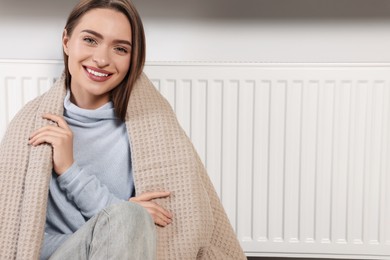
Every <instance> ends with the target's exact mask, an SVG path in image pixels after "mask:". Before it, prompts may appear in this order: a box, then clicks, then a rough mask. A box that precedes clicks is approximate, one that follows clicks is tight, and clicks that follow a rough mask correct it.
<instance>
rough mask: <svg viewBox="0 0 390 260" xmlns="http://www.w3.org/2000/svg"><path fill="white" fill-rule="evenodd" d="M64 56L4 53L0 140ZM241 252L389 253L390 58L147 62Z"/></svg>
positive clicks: (344, 255) (0, 69)
mask: <svg viewBox="0 0 390 260" xmlns="http://www.w3.org/2000/svg"><path fill="white" fill-rule="evenodd" d="M61 71H62V65H61V63H60V62H47V61H5V60H3V61H1V60H0V137H1V136H2V135H3V134H4V131H5V129H6V126H7V124H8V122H9V120H11V119H12V117H13V116H14V115H15V113H16V112H17V111H18V110H19V109H20V108H21V107H22V105H23V104H25V103H26V102H27V101H28V100H30V99H32V98H33V97H35V96H36V95H38V94H40V93H42V92H43V91H45V90H46V89H47V88H48V87H50V85H51V84H52V82H53V80H54V78H55V77H57V76H58V75H59V74H60V72H61ZM145 72H146V74H147V75H148V76H149V77H150V78H151V79H152V81H153V82H154V84H155V86H156V87H157V88H158V89H159V90H160V91H161V93H162V94H163V95H164V96H165V97H166V98H167V99H168V101H169V102H170V103H171V105H172V107H173V108H174V109H175V111H176V113H177V116H178V118H179V121H180V123H181V124H182V126H183V128H184V129H185V131H186V132H187V134H188V135H189V136H190V137H191V139H192V141H193V143H194V145H195V147H196V148H197V150H198V152H199V154H200V156H201V158H202V160H203V161H204V163H205V165H206V167H207V169H208V172H209V175H210V177H211V179H212V181H213V183H214V185H215V188H216V190H217V192H218V194H219V196H220V198H221V200H222V202H223V204H224V207H225V209H226V211H227V213H228V215H229V218H230V220H231V223H232V224H233V226H234V229H235V230H236V233H237V236H238V238H239V240H240V242H241V245H242V246H243V248H244V250H245V252H246V254H247V255H248V256H282V257H287V256H294V257H302V258H303V257H323V258H325V257H326V258H349V259H390V64H322V65H321V64H217V63H215V64H213V63H148V64H147V66H146V68H145Z"/></svg>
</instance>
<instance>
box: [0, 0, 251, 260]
mask: <svg viewBox="0 0 390 260" xmlns="http://www.w3.org/2000/svg"><path fill="white" fill-rule="evenodd" d="M62 42H63V50H64V63H65V75H64V77H62V78H61V79H60V80H58V81H57V83H56V84H55V86H53V88H52V89H51V90H49V92H48V93H46V94H44V95H43V96H42V97H39V98H37V99H36V100H34V101H32V102H31V103H30V104H28V105H27V106H26V107H25V108H24V109H23V110H22V111H21V112H20V113H19V114H18V116H16V118H15V119H14V122H13V124H11V126H10V129H9V130H8V131H7V134H6V136H5V138H4V140H3V143H2V146H1V147H0V155H1V156H0V163H3V164H1V165H2V168H0V173H1V175H0V176H1V177H3V179H4V180H3V183H7V181H9V182H10V179H9V177H7V176H8V175H6V174H5V173H6V172H9V171H11V169H12V171H15V169H13V168H12V167H11V166H10V167H9V168H7V167H8V166H9V165H11V164H12V163H15V160H20V162H21V163H20V164H22V165H24V164H25V166H21V169H20V170H19V169H18V170H17V171H16V172H21V173H22V172H23V173H25V172H27V174H26V176H25V177H23V178H24V179H23V180H22V181H21V183H22V184H21V187H22V188H21V190H22V192H21V195H20V196H21V199H20V201H22V203H21V206H20V207H19V208H22V210H21V211H22V213H21V214H19V215H18V216H17V218H16V220H15V218H12V219H11V220H10V222H15V223H16V224H19V226H23V225H25V226H28V227H30V225H33V224H23V223H25V222H26V223H29V222H28V221H27V220H25V219H28V217H26V216H25V214H24V213H23V212H30V211H29V210H30V209H29V210H28V211H27V210H25V211H23V208H24V207H31V204H34V203H35V204H37V203H36V201H33V202H32V203H31V202H29V201H30V200H33V199H32V198H30V192H29V191H28V190H29V187H34V188H36V187H37V186H39V189H40V191H42V190H44V188H45V187H48V188H49V196H48V197H46V198H47V210H46V222H45V233H44V243H43V246H42V249H41V254H40V255H41V259H47V258H49V257H51V259H100V258H101V259H108V258H110V259H154V258H156V257H158V258H161V259H194V258H209V259H244V258H245V257H244V255H243V253H242V250H241V248H240V246H239V244H238V241H237V239H236V237H235V235H234V232H233V230H232V228H231V226H230V224H229V222H228V220H227V217H226V214H225V212H224V211H223V208H222V206H221V205H220V202H219V200H218V198H217V196H216V193H215V191H214V189H213V187H212V185H211V182H210V180H209V179H208V176H207V175H206V174H205V171H204V168H203V166H202V165H201V163H200V160H199V158H198V156H197V155H196V153H195V151H194V149H193V147H192V145H191V144H190V142H189V141H188V138H187V137H186V136H185V134H184V132H183V131H182V129H181V128H180V126H179V125H178V124H177V121H176V119H175V117H174V115H173V112H172V111H171V109H170V107H169V105H168V104H167V102H166V101H165V100H164V99H163V98H162V97H161V96H160V95H159V94H158V93H157V92H156V91H155V89H154V88H153V87H152V86H151V83H150V82H149V81H148V80H147V78H146V77H145V76H144V75H143V74H142V70H143V65H144V59H145V37H144V31H143V27H142V23H141V20H140V18H139V15H138V13H137V11H136V9H135V8H134V6H133V5H132V4H131V3H130V2H128V1H127V0H83V1H81V2H80V3H79V4H78V5H77V6H76V7H75V8H74V9H73V11H72V12H71V14H70V16H69V18H68V21H67V23H66V26H65V29H64V33H63V41H62ZM130 94H131V95H130ZM53 100H54V101H53ZM59 104H61V105H59ZM31 111H32V112H31ZM41 112H43V113H41ZM40 113H41V114H40ZM31 114H33V115H34V116H31ZM40 117H41V118H40ZM31 118H34V119H31ZM34 120H35V123H33V122H34ZM26 122H28V123H26ZM18 124H28V126H23V127H17V125H18ZM36 126H39V127H36ZM32 127H34V131H31V132H30V133H29V134H28V144H29V145H30V147H29V148H28V149H27V151H26V152H25V153H22V152H20V150H21V149H25V150H26V148H25V147H23V148H20V150H17V152H16V153H15V152H13V150H12V149H14V148H13V146H12V147H11V144H10V143H11V141H9V140H10V139H13V135H17V136H18V137H16V138H17V139H19V138H20V137H19V136H24V135H25V134H26V132H27V131H29V130H28V129H32ZM15 131H21V132H20V133H19V132H18V133H17V134H15ZM26 139H27V138H26ZM46 144H49V145H50V147H51V158H50V161H51V162H52V165H50V166H51V167H50V170H51V178H47V180H50V182H49V183H48V184H47V185H46V186H45V184H41V183H45V180H46V179H45V177H42V175H43V176H45V174H46V172H47V169H48V168H49V166H47V167H46V166H45V167H46V168H44V166H42V165H46V164H45V163H39V162H40V160H41V158H42V157H45V158H46V157H47V154H50V153H48V152H47V149H46V148H45V147H47V145H46ZM10 147H11V148H10ZM19 153H20V154H21V155H18V156H16V157H17V158H16V157H15V154H19ZM38 154H39V156H38ZM3 155H4V156H3ZM7 155H9V156H8V157H7ZM14 157H15V158H16V159H15V160H14ZM4 158H6V159H4ZM10 158H13V159H12V162H10V161H11V159H10ZM38 159H39V160H38ZM42 160H43V159H42ZM23 162H24V163H23ZM3 165H4V167H3ZM37 169H39V170H37ZM32 172H34V174H31V173H32ZM36 172H38V174H36ZM21 175H22V174H21ZM29 176H33V177H32V178H33V179H34V180H33V181H32V180H30V179H29V178H30V177H29ZM21 178H22V177H21ZM38 178H42V182H40V181H37V180H38ZM26 187H27V188H26ZM31 189H33V188H31ZM171 192H172V193H171ZM41 193H42V192H38V193H36V194H41ZM34 196H35V195H34ZM39 196H42V195H39ZM32 197H33V196H32ZM8 198H9V197H8ZM2 200H3V201H6V200H7V196H2ZM44 204H45V205H46V203H44ZM26 205H28V206H26ZM38 206H39V207H44V206H41V205H38ZM7 210H8V211H10V210H9V209H7ZM38 211H39V210H36V211H34V212H38ZM4 212H6V211H4ZM15 212H17V211H15ZM171 212H173V213H174V218H173V214H172V213H171ZM38 213H39V212H38ZM38 213H37V214H36V215H34V216H39V214H38ZM7 215H8V214H7ZM19 218H20V220H19ZM35 220H37V217H36V218H35ZM30 222H36V221H30ZM38 222H39V223H41V220H38ZM20 223H21V224H20ZM0 224H2V223H0ZM34 225H37V224H35V223H34ZM4 226H5V225H4ZM37 226H38V227H37V230H38V232H35V233H38V234H39V231H40V226H39V225H37ZM0 228H2V226H0ZM20 232H25V231H23V230H22V229H21V228H20V230H19V235H15V238H14V237H13V238H12V239H13V240H15V241H17V242H16V246H15V252H16V253H12V254H14V255H15V254H16V258H19V257H18V255H19V256H21V257H20V258H23V259H27V258H28V257H26V256H24V255H23V254H30V253H26V252H25V251H28V250H25V251H23V250H19V247H20V244H22V245H24V244H23V241H24V239H26V240H28V236H36V239H39V235H34V234H35V233H34V232H30V233H29V235H26V236H22V235H20ZM28 232H29V231H27V233H28ZM156 237H157V238H156ZM12 239H9V240H12ZM2 240H3V239H1V240H0V241H2ZM30 240H35V238H30ZM6 242H7V243H8V240H7V241H6ZM10 244H11V243H10ZM11 248H12V247H11ZM30 250H31V251H33V252H35V251H34V250H33V249H30ZM22 251H23V253H19V252H22ZM0 256H1V254H0ZM5 258H6V257H5Z"/></svg>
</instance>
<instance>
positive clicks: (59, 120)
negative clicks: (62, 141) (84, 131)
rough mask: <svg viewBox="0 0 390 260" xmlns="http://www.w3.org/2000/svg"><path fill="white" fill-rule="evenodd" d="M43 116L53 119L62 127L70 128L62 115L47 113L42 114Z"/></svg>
mask: <svg viewBox="0 0 390 260" xmlns="http://www.w3.org/2000/svg"><path fill="white" fill-rule="evenodd" d="M42 118H44V119H48V120H51V121H53V122H55V123H57V126H59V127H60V128H63V129H66V130H70V128H69V126H68V124H67V123H66V121H65V119H64V118H63V117H62V116H57V115H53V114H49V113H45V114H43V115H42Z"/></svg>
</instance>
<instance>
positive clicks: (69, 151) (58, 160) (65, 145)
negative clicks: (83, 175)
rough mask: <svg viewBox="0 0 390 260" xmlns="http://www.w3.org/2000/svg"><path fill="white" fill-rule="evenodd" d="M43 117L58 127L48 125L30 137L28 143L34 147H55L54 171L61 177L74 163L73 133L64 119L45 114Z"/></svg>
mask: <svg viewBox="0 0 390 260" xmlns="http://www.w3.org/2000/svg"><path fill="white" fill-rule="evenodd" d="M42 117H43V118H45V119H48V120H51V121H53V122H55V123H56V125H46V126H44V127H41V128H40V129H37V130H36V131H35V132H33V133H32V134H31V135H30V138H29V141H28V143H29V144H30V145H32V146H37V145H40V144H43V143H48V144H50V145H51V146H52V147H53V167H54V171H55V172H56V173H57V174H58V175H61V174H62V173H64V172H65V171H66V170H67V169H68V168H69V167H70V166H71V165H72V164H73V162H74V160H73V133H72V131H71V129H70V128H69V126H68V124H67V123H66V121H65V120H64V119H63V118H62V117H60V116H56V115H52V114H44V115H43V116H42Z"/></svg>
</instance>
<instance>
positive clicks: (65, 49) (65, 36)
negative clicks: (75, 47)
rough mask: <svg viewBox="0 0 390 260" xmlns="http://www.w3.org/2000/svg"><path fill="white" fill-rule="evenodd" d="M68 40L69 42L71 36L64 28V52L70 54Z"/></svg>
mask: <svg viewBox="0 0 390 260" xmlns="http://www.w3.org/2000/svg"><path fill="white" fill-rule="evenodd" d="M68 42H69V36H68V32H67V30H66V29H64V32H63V33H62V48H63V49H64V52H65V54H66V55H69V54H68Z"/></svg>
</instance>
